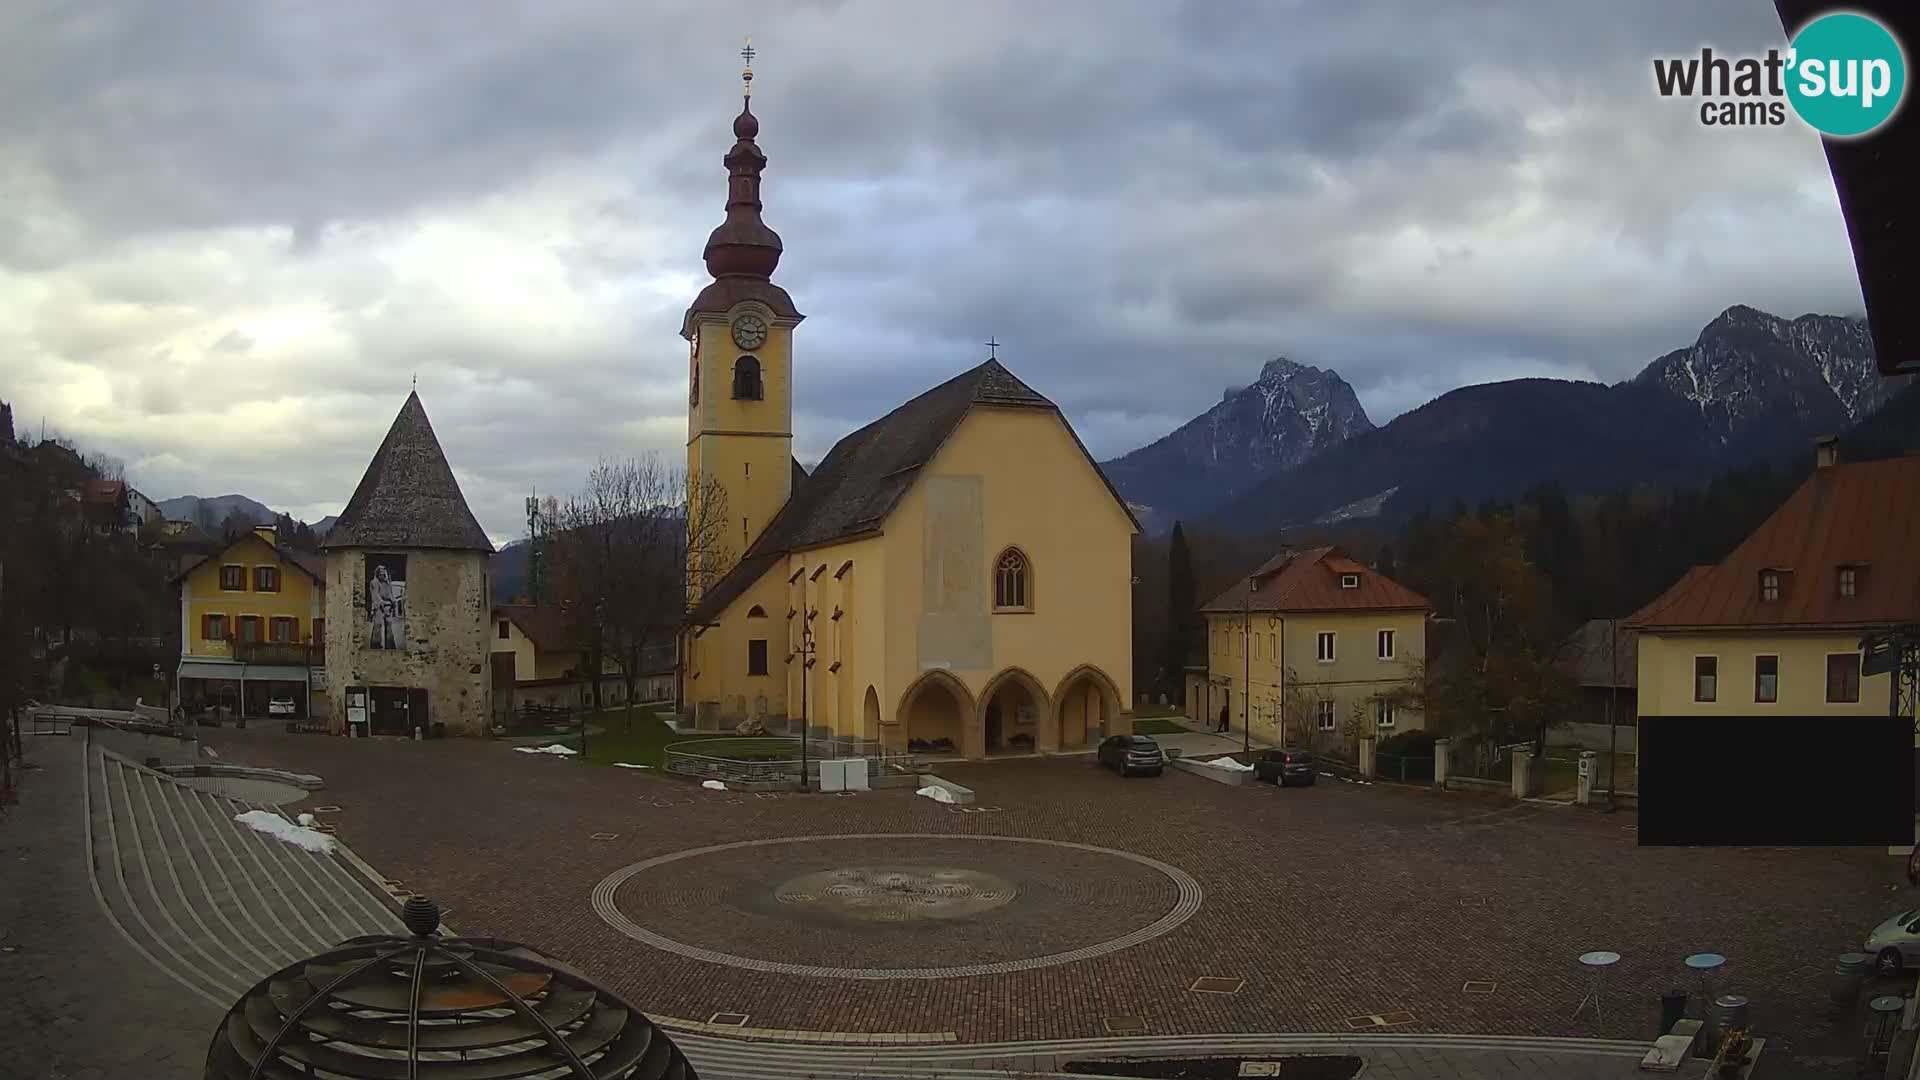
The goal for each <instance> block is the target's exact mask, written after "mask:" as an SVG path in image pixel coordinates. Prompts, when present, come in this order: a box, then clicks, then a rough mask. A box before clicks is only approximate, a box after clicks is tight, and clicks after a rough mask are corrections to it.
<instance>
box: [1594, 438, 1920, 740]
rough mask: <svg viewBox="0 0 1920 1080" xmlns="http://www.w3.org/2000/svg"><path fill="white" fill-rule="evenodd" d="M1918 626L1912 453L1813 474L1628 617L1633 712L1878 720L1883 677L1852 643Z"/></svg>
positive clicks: (1918, 503)
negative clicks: (1720, 551)
mask: <svg viewBox="0 0 1920 1080" xmlns="http://www.w3.org/2000/svg"><path fill="white" fill-rule="evenodd" d="M1904 623H1920V457H1915V456H1908V457H1903V458H1893V459H1890V460H1886V461H1867V462H1858V463H1854V464H1840V463H1839V461H1838V452H1837V447H1836V445H1835V443H1834V442H1833V440H1830V439H1829V440H1822V442H1821V443H1820V446H1819V448H1818V451H1817V456H1816V467H1815V469H1814V471H1813V474H1812V475H1811V476H1809V477H1808V478H1807V480H1806V482H1805V483H1803V484H1801V485H1800V487H1799V489H1798V490H1797V491H1795V492H1794V493H1793V495H1792V496H1791V497H1789V498H1788V499H1787V501H1786V502H1785V503H1784V504H1782V505H1781V507H1780V509H1778V510H1776V511H1774V513H1773V516H1772V517H1769V518H1768V519H1767V520H1766V521H1765V522H1764V523H1763V524H1762V525H1761V526H1760V527H1759V528H1758V529H1755V530H1754V531H1753V534H1752V535H1750V536H1748V537H1747V538H1746V539H1745V540H1744V541H1742V542H1741V543H1740V546H1738V547H1736V548H1734V549H1733V551H1732V553H1731V554H1729V555H1728V556H1727V557H1726V558H1725V559H1723V560H1722V561H1721V562H1719V563H1718V564H1716V565H1713V566H1697V567H1694V568H1693V569H1692V570H1689V571H1687V573H1686V574H1685V575H1683V576H1682V577H1681V578H1680V580H1679V581H1677V582H1675V583H1674V584H1673V587H1672V588H1669V589H1668V590H1667V591H1666V592H1664V593H1662V594H1661V595H1660V596H1659V597H1658V598H1657V599H1655V600H1654V601H1653V602H1652V603H1650V604H1648V605H1647V606H1646V607H1644V608H1641V609H1640V610H1639V611H1638V612H1636V613H1634V615H1633V616H1632V618H1631V619H1629V620H1628V625H1629V626H1631V627H1632V629H1633V630H1635V631H1636V632H1637V634H1638V638H1639V684H1640V715H1641V716H1643V717H1644V716H1763V715H1767V714H1771V713H1778V714H1779V715H1781V716H1823V715H1830V716H1886V715H1888V713H1889V711H1890V710H1891V708H1892V698H1891V691H1892V687H1891V685H1890V683H1891V680H1890V677H1889V676H1888V675H1885V674H1879V675H1869V674H1864V673H1863V672H1862V654H1861V649H1860V640H1861V638H1862V637H1864V636H1866V635H1867V634H1870V633H1872V632H1874V631H1877V630H1882V629H1886V628H1890V627H1893V626H1897V625H1900V624H1904Z"/></svg>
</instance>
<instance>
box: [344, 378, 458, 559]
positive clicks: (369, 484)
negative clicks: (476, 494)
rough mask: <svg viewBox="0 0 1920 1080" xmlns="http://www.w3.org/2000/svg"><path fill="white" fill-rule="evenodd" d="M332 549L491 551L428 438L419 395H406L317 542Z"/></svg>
mask: <svg viewBox="0 0 1920 1080" xmlns="http://www.w3.org/2000/svg"><path fill="white" fill-rule="evenodd" d="M321 546H322V547H323V548H324V549H325V550H328V551H332V550H333V549H335V548H358V547H384V548H454V549H457V550H462V551H484V552H487V553H488V554H492V552H493V543H492V541H490V540H488V539H487V534H486V531H485V530H483V529H481V528H480V523H479V522H478V521H475V520H474V517H473V511H472V510H470V509H468V508H467V500H466V498H465V497H463V496H462V495H461V494H460V485H459V483H457V482H456V481H455V480H454V478H453V469H452V468H450V467H449V466H448V465H447V455H446V454H445V453H444V452H443V451H442V450H441V449H440V440H439V439H437V438H435V437H434V434H433V425H432V424H431V423H429V422H428V421H427V410H426V408H425V407H424V406H422V405H421V404H420V395H419V394H417V393H413V394H408V395H407V403H406V404H405V405H402V406H401V407H400V415H399V416H396V417H394V418H393V427H392V428H390V429H388V431H387V437H386V439H385V440H384V441H382V442H381V443H380V449H379V450H378V451H376V452H375V453H374V455H373V461H372V462H370V463H369V464H368V465H367V473H366V475H365V476H362V477H361V478H360V486H359V487H357V488H354V489H353V498H351V499H348V500H347V508H346V509H345V510H342V511H340V520H338V521H336V522H335V523H334V525H333V528H332V529H330V530H328V532H327V537H326V540H324V541H323V542H322V545H321Z"/></svg>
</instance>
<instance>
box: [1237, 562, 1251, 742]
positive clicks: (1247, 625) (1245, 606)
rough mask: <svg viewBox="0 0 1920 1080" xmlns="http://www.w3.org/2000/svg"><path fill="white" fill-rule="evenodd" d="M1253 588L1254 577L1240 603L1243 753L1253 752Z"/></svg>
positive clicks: (1241, 732)
mask: <svg viewBox="0 0 1920 1080" xmlns="http://www.w3.org/2000/svg"><path fill="white" fill-rule="evenodd" d="M1253 586H1254V578H1253V576H1252V575H1248V577H1247V593H1246V596H1245V597H1244V598H1243V599H1242V600H1241V602H1240V668H1241V674H1240V678H1241V683H1240V746H1241V750H1242V752H1243V753H1252V752H1253V713H1252V712H1251V709H1252V708H1253V706H1252V704H1251V699H1252V696H1253V650H1252V649H1250V648H1248V646H1249V645H1251V644H1252V638H1253Z"/></svg>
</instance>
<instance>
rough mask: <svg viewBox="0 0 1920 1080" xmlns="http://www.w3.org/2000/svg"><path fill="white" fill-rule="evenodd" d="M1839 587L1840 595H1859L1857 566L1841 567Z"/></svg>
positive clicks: (1858, 569)
mask: <svg viewBox="0 0 1920 1080" xmlns="http://www.w3.org/2000/svg"><path fill="white" fill-rule="evenodd" d="M1839 587H1840V595H1841V596H1859V595H1860V568H1859V567H1857V566H1843V567H1841V568H1840V581H1839Z"/></svg>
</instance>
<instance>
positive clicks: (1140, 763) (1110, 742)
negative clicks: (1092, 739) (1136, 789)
mask: <svg viewBox="0 0 1920 1080" xmlns="http://www.w3.org/2000/svg"><path fill="white" fill-rule="evenodd" d="M1099 758H1100V764H1102V765H1104V766H1106V767H1107V768H1109V769H1112V770H1113V771H1115V772H1117V773H1119V774H1120V775H1121V776H1132V775H1134V774H1135V773H1140V774H1143V775H1146V776H1159V775H1160V770H1162V769H1164V768H1166V766H1167V755H1166V754H1165V753H1163V752H1162V751H1161V750H1160V744H1159V743H1157V742H1154V741H1153V736H1151V735H1115V736H1113V737H1112V738H1110V739H1107V740H1106V741H1104V742H1102V743H1101V744H1100V751H1099Z"/></svg>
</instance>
